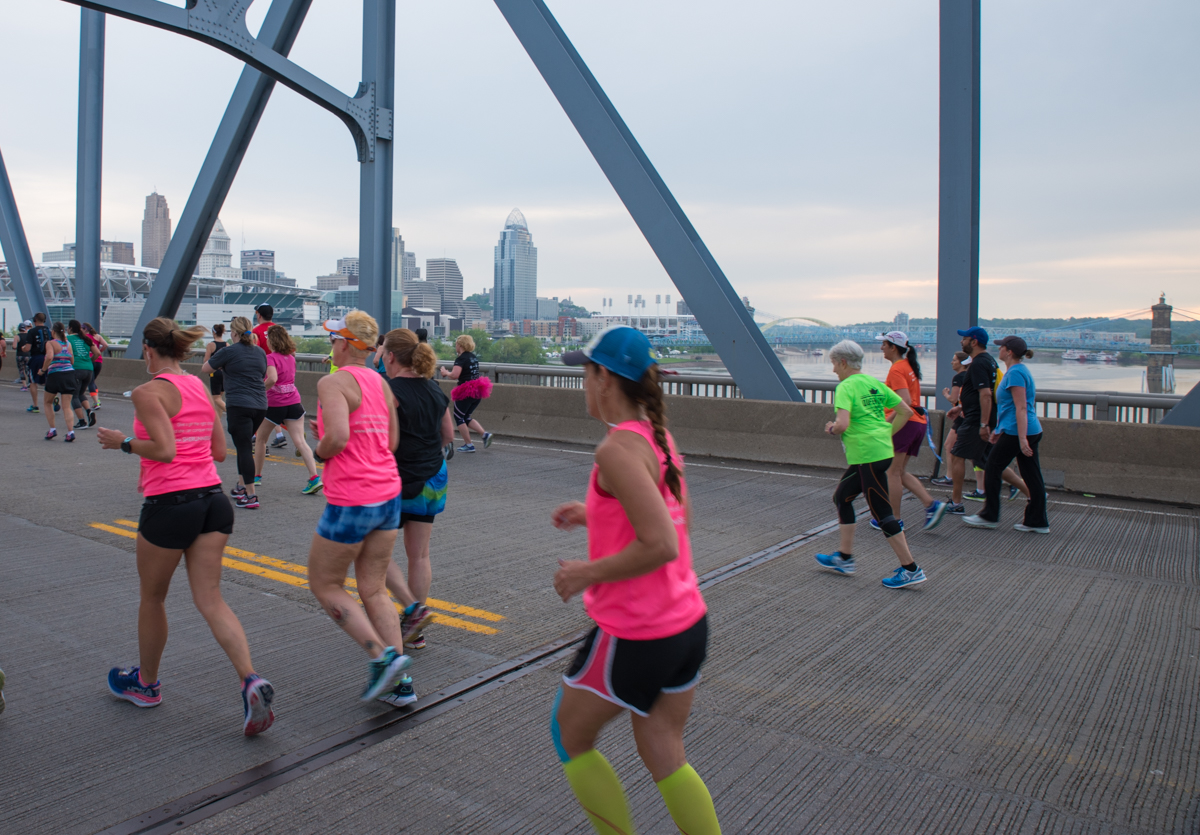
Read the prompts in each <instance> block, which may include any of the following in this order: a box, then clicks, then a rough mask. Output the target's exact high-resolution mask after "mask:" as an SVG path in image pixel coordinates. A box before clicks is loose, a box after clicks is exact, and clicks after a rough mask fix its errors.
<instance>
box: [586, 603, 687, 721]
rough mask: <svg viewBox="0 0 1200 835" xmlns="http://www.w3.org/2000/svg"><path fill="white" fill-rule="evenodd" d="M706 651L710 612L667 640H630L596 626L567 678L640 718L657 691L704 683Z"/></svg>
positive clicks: (650, 705)
mask: <svg viewBox="0 0 1200 835" xmlns="http://www.w3.org/2000/svg"><path fill="white" fill-rule="evenodd" d="M707 654H708V616H707V615H705V616H704V617H702V618H700V620H698V621H696V623H695V624H693V625H692V626H689V627H688V628H687V629H685V630H683V631H682V632H680V633H679V634H678V635H671V636H670V637H667V638H658V639H656V640H653V641H630V640H626V639H624V638H614V637H613V636H612V635H609V634H608V633H607V632H605V631H604V630H602V629H601V628H600V627H598V626H597V627H594V628H593V629H592V631H591V633H590V634H589V635H588V637H587V640H586V641H584V643H583V646H582V647H580V648H579V652H578V653H576V654H575V660H574V661H572V662H571V666H570V668H569V669H568V670H567V674H566V675H564V676H563V682H564V683H565V684H566V685H567V686H568V687H574V688H576V689H578V690H590V691H591V692H593V693H595V694H596V695H597V696H599V697H600V698H602V699H604V700H606V701H609V702H612V703H613V704H615V705H618V706H620V707H623V708H627V709H629V710H632V711H633V712H634V713H636V714H638V715H639V716H648V715H649V714H650V710H651V709H652V708H653V707H654V702H655V701H656V700H657V699H658V694H659V693H682V692H684V691H686V690H691V689H692V688H693V687H695V686H696V685H697V684H698V683H699V681H700V667H701V665H703V664H704V658H705V656H706V655H707Z"/></svg>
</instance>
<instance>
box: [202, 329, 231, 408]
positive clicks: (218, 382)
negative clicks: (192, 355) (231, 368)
mask: <svg viewBox="0 0 1200 835" xmlns="http://www.w3.org/2000/svg"><path fill="white" fill-rule="evenodd" d="M224 335H225V326H224V325H222V324H216V325H213V327H212V341H211V342H209V343H208V344H207V345H206V346H204V361H205V362H206V363H207V362H208V361H209V360H211V359H212V358H213V354H215V353H216V352H217V351H220V350H221V349H222V348H224V347H225V346H226V345H227V344H228V343H227V342H225V340H224V339H222V338H221V337H223V336H224ZM208 390H209V392H210V393H211V394H212V397H213V403H214V404H216V407H217V411H218V413H219V414H222V415H223V414H225V372H224V371H223V370H222V369H220V368H218V369H216V370H214V371H213V372H211V373H210V374H209V375H208Z"/></svg>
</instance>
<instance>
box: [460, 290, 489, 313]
mask: <svg viewBox="0 0 1200 835" xmlns="http://www.w3.org/2000/svg"><path fill="white" fill-rule="evenodd" d="M466 301H469V302H475V304H477V305H479V309H480V310H491V309H492V305H491V302H489V301H488V297H487V296H485V295H484V294H483V293H473V294H471V295H470V296H467V298H466Z"/></svg>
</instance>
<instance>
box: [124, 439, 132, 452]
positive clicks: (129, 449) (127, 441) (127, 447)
mask: <svg viewBox="0 0 1200 835" xmlns="http://www.w3.org/2000/svg"><path fill="white" fill-rule="evenodd" d="M131 443H133V438H126V439H125V440H123V441H121V452H124V453H126V454H128V455H133V447H131V446H130V444H131Z"/></svg>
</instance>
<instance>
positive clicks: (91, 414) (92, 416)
mask: <svg viewBox="0 0 1200 835" xmlns="http://www.w3.org/2000/svg"><path fill="white" fill-rule="evenodd" d="M96 408H97V409H98V408H100V407H99V406H97V407H96ZM87 425H88V429H91V428H92V427H93V426H95V425H96V411H95V409H88V410H87Z"/></svg>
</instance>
